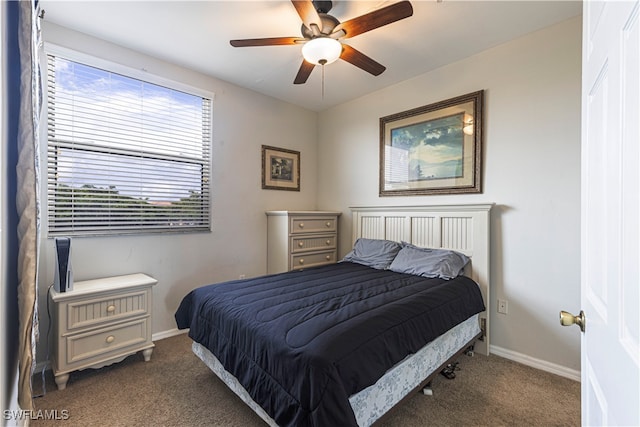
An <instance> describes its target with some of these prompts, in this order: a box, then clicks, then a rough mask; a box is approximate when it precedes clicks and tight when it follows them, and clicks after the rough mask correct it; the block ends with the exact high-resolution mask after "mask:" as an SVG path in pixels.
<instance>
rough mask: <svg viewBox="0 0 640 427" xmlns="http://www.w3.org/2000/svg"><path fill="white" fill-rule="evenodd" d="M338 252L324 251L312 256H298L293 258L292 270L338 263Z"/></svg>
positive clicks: (311, 254)
mask: <svg viewBox="0 0 640 427" xmlns="http://www.w3.org/2000/svg"><path fill="white" fill-rule="evenodd" d="M336 256H337V251H336V250H332V251H322V252H314V253H310V254H297V255H292V256H291V270H299V269H301V268H309V267H316V266H319V265H324V264H333V263H335V262H336Z"/></svg>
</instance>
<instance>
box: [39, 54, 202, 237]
mask: <svg viewBox="0 0 640 427" xmlns="http://www.w3.org/2000/svg"><path fill="white" fill-rule="evenodd" d="M47 77H48V88H47V100H48V107H47V108H48V122H47V128H48V131H47V139H48V151H47V206H48V222H49V234H50V235H85V234H89V235H94V234H114V233H116V234H122V233H146V232H172V231H208V230H210V215H209V205H210V200H209V172H210V166H209V165H210V143H211V115H212V111H211V109H212V105H211V104H212V101H211V99H208V98H204V97H202V96H197V95H192V94H188V93H185V92H182V91H178V90H174V89H170V88H167V87H163V86H159V85H156V84H153V83H149V82H145V81H142V80H138V79H134V78H131V77H127V76H123V75H120V74H116V73H112V72H109V71H106V70H102V69H98V68H94V67H91V66H88V65H84V64H81V63H78V62H73V61H70V60H67V59H64V58H61V57H57V56H54V55H49V56H48V67H47Z"/></svg>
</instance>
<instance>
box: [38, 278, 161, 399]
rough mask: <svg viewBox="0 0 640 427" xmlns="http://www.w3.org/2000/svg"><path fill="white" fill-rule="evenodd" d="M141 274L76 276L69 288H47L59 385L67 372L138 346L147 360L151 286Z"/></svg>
mask: <svg viewBox="0 0 640 427" xmlns="http://www.w3.org/2000/svg"><path fill="white" fill-rule="evenodd" d="M156 283H157V280H156V279H154V278H153V277H149V276H147V275H146V274H141V273H138V274H129V275H126V276H115V277H107V278H104V279H96V280H86V281H82V282H75V283H74V284H73V290H72V291H69V292H56V291H55V289H53V288H52V289H51V301H52V307H51V309H52V322H53V324H52V326H53V329H52V331H53V336H52V340H53V342H52V348H53V357H52V360H51V363H52V368H53V374H54V375H55V380H56V384H57V385H58V389H59V390H64V389H65V387H66V386H67V381H68V380H69V373H70V372H72V371H77V370H80V369H86V368H96V369H97V368H101V367H103V366H106V365H110V364H112V363H116V362H120V361H122V360H123V359H124V358H125V357H127V356H129V355H131V354H134V353H136V352H138V351H142V354H143V355H144V360H145V361H149V360H150V358H151V353H152V352H153V347H154V344H153V342H152V341H151V311H152V305H153V304H152V289H151V288H152V286H153V285H155V284H156Z"/></svg>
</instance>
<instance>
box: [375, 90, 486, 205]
mask: <svg viewBox="0 0 640 427" xmlns="http://www.w3.org/2000/svg"><path fill="white" fill-rule="evenodd" d="M483 95H484V92H483V91H478V92H474V93H469V94H466V95H462V96H458V97H456V98H451V99H447V100H445V101H440V102H437V103H435V104H430V105H425V106H423V107H419V108H415V109H413V110H408V111H403V112H401V113H396V114H393V115H390V116H386V117H382V118H381V119H380V196H412V195H429V194H459V193H480V192H482V187H481V178H482V122H483V119H482V107H483V105H482V104H483Z"/></svg>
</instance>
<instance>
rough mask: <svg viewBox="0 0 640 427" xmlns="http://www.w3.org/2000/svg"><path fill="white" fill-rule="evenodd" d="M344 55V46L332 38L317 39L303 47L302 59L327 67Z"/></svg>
mask: <svg viewBox="0 0 640 427" xmlns="http://www.w3.org/2000/svg"><path fill="white" fill-rule="evenodd" d="M341 53H342V44H341V43H340V42H339V41H338V40H335V39H332V38H330V37H316V38H315V39H311V40H309V41H308V42H306V43H305V44H304V45H303V46H302V57H303V58H304V60H305V61H307V62H309V63H311V64H315V65H326V64H331V63H332V62H335V61H336V60H337V59H338V58H340V54H341Z"/></svg>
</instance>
